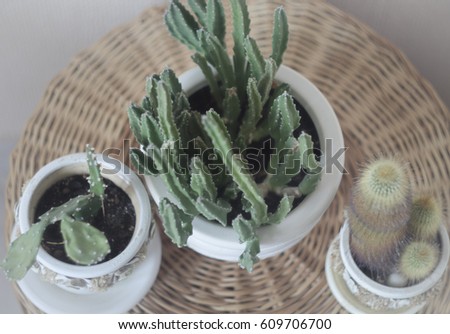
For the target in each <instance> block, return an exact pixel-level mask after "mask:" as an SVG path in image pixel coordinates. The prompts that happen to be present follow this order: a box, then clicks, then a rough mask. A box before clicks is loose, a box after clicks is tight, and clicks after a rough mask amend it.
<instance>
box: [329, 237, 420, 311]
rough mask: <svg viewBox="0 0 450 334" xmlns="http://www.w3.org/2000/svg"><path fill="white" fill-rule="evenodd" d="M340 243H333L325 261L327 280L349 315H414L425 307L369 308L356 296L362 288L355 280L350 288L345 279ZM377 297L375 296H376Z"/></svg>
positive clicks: (335, 241) (336, 240)
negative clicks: (356, 292) (356, 291)
mask: <svg viewBox="0 0 450 334" xmlns="http://www.w3.org/2000/svg"><path fill="white" fill-rule="evenodd" d="M339 242H340V236H339V235H338V236H336V238H335V239H334V240H333V241H332V242H331V245H330V247H329V248H328V252H327V256H326V259H325V276H326V279H327V283H328V287H329V288H330V290H331V292H332V294H333V296H334V297H335V298H336V300H337V301H338V303H339V304H340V305H341V306H342V307H343V308H344V309H345V310H346V311H347V312H349V313H354V314H361V313H363V314H370V313H380V314H389V313H392V314H399V313H400V314H412V313H417V312H418V311H420V310H421V309H422V308H423V307H424V306H425V305H424V304H419V305H409V306H404V307H399V308H382V309H378V310H374V309H372V308H370V307H368V306H367V305H366V304H365V303H363V302H361V300H359V299H358V297H357V296H356V295H355V293H354V292H352V289H353V290H355V289H356V290H359V289H361V287H359V286H358V285H357V283H356V282H354V281H353V280H352V281H351V283H352V284H351V285H350V286H349V283H348V280H347V281H346V279H345V278H344V275H345V274H347V275H348V273H346V270H345V268H344V265H343V263H342V259H341V258H340V253H339ZM374 297H375V296H374Z"/></svg>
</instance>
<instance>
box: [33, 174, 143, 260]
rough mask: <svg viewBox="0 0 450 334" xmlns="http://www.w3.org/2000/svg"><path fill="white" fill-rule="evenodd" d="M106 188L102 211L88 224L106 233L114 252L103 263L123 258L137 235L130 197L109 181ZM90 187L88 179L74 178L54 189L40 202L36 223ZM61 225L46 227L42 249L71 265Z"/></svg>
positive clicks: (55, 224) (77, 176) (78, 176)
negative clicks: (116, 257) (118, 257)
mask: <svg viewBox="0 0 450 334" xmlns="http://www.w3.org/2000/svg"><path fill="white" fill-rule="evenodd" d="M104 183H105V185H106V189H105V197H104V200H103V206H104V214H103V210H102V209H100V210H99V212H98V214H97V215H96V217H95V218H94V219H92V220H91V221H88V223H90V224H91V225H93V226H94V227H96V228H97V229H99V230H100V231H103V232H104V233H105V236H106V238H107V239H108V241H109V244H110V247H111V252H110V253H109V254H108V255H107V256H106V257H105V259H103V261H102V262H105V261H108V260H110V259H112V258H114V257H115V256H117V255H118V254H120V253H121V252H122V251H123V250H124V249H125V248H126V246H127V245H128V243H129V242H130V240H131V237H132V235H133V232H134V226H135V221H136V213H135V210H134V207H133V204H132V202H131V199H130V198H129V197H128V195H127V194H126V193H125V192H124V191H123V190H122V189H120V188H119V187H117V186H116V185H115V184H114V183H113V182H111V181H110V180H107V179H104ZM88 189H89V184H88V182H87V180H86V176H83V175H74V176H70V177H67V178H65V179H63V180H61V181H58V182H56V183H55V184H54V185H52V186H51V187H50V188H49V189H47V191H46V192H45V193H44V195H43V196H42V197H41V199H40V200H39V202H38V204H37V207H36V212H35V216H34V221H37V220H38V218H39V217H40V216H41V215H42V214H44V213H45V212H47V211H48V210H49V209H51V208H53V207H57V206H60V205H62V204H64V203H65V202H67V201H68V200H69V199H71V198H74V197H76V196H78V195H84V194H87V193H88ZM59 225H60V223H59V222H56V223H54V224H52V225H50V226H48V227H47V229H46V230H45V232H44V237H43V241H42V244H41V245H42V247H43V248H44V249H45V250H46V251H47V252H48V253H49V254H50V255H52V256H53V257H55V258H56V259H58V260H61V261H64V262H67V263H71V264H73V263H74V262H73V261H72V260H70V259H69V258H68V257H67V255H66V253H65V251H64V244H63V238H62V234H61V232H60V227H59Z"/></svg>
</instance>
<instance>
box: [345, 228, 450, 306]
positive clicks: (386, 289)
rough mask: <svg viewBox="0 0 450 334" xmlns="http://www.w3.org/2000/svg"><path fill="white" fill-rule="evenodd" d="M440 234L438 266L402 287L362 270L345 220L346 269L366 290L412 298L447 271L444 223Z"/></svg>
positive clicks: (448, 250)
mask: <svg viewBox="0 0 450 334" xmlns="http://www.w3.org/2000/svg"><path fill="white" fill-rule="evenodd" d="M439 236H440V241H441V258H440V260H439V262H438V264H437V266H436V268H435V269H434V270H433V272H432V273H431V274H430V276H428V277H427V278H426V279H425V280H423V281H421V282H419V283H417V284H414V285H411V286H407V287H401V288H396V287H390V286H386V285H383V284H380V283H378V282H376V281H374V280H372V279H371V278H369V277H368V276H367V275H366V274H364V273H363V272H362V270H361V269H360V268H359V267H358V265H357V264H356V262H355V260H354V259H353V257H352V255H351V251H350V227H349V225H348V222H347V221H345V223H344V225H343V226H342V228H341V231H340V243H339V250H340V254H341V258H342V261H343V263H344V266H345V269H346V270H347V271H348V273H349V274H350V276H351V277H352V279H354V280H355V282H356V283H358V284H359V285H361V286H362V287H363V288H365V289H366V290H368V291H370V292H372V293H374V294H376V295H378V296H381V297H384V298H395V299H404V298H412V297H415V296H418V295H421V294H423V293H425V292H426V291H428V290H430V289H431V288H433V287H434V286H435V285H436V284H437V283H438V281H439V280H440V279H441V277H442V276H443V275H444V273H445V270H446V268H447V265H448V260H449V255H450V249H449V237H448V233H447V230H446V228H445V227H444V226H443V224H441V226H440V229H439Z"/></svg>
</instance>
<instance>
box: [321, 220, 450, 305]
mask: <svg viewBox="0 0 450 334" xmlns="http://www.w3.org/2000/svg"><path fill="white" fill-rule="evenodd" d="M439 240H440V247H441V258H440V260H439V262H438V264H437V266H436V268H435V269H434V270H433V272H432V273H431V274H430V276H428V277H427V278H426V279H425V280H423V281H421V282H419V283H417V284H414V285H411V286H406V287H391V286H387V285H383V284H380V283H378V282H376V281H374V280H372V279H371V278H370V277H368V276H367V275H366V274H364V272H363V271H361V269H360V268H359V267H358V265H357V264H356V262H355V261H354V259H353V257H352V254H351V251H350V228H349V226H348V223H347V222H345V223H344V225H343V227H342V229H341V231H340V234H339V237H338V239H337V240H335V241H334V243H335V244H336V250H335V251H336V253H337V254H334V255H333V254H332V252H333V245H332V246H331V247H330V250H329V252H328V254H327V260H326V275H327V281H328V284H329V286H330V289H331V291H332V292H333V294H334V296H335V297H336V299H337V300H338V301H339V303H340V304H341V305H342V306H343V307H344V308H345V309H346V310H347V311H349V312H351V313H416V312H418V311H420V310H421V309H422V308H423V307H424V306H425V305H426V304H427V301H428V300H429V299H430V297H432V296H433V295H434V294H435V293H436V291H434V292H433V291H432V290H433V289H434V288H435V287H436V286H437V285H438V284H439V282H440V280H441V278H442V276H443V275H444V273H445V271H446V269H447V265H448V261H449V255H450V248H449V237H448V233H447V230H446V229H445V227H444V226H443V225H442V226H441V227H440V230H439ZM337 247H338V248H337ZM337 256H338V257H339V258H337ZM336 262H338V263H339V262H342V264H343V268H342V269H343V270H339V269H337V268H338V266H336Z"/></svg>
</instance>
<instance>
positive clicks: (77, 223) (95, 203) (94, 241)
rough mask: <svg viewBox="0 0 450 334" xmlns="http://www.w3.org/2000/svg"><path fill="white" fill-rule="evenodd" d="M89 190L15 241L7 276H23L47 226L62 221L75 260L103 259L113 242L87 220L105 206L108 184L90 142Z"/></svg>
mask: <svg viewBox="0 0 450 334" xmlns="http://www.w3.org/2000/svg"><path fill="white" fill-rule="evenodd" d="M86 151H87V152H86V155H87V163H88V169H89V178H88V181H89V187H90V189H89V193H88V194H86V195H79V196H77V197H75V198H72V199H70V200H69V201H68V202H66V203H64V204H62V205H60V206H58V207H55V208H52V209H50V210H49V211H47V212H46V213H44V214H43V215H41V216H40V217H39V219H38V221H37V222H36V223H34V224H32V226H31V227H30V229H29V230H28V231H27V232H26V233H24V234H22V235H20V236H19V237H18V238H17V239H16V240H14V242H13V243H12V244H11V247H10V249H9V251H8V253H7V255H6V258H5V259H4V260H3V262H2V263H1V267H2V269H3V270H4V272H5V274H6V276H7V277H8V278H9V279H12V280H20V279H22V278H23V277H24V276H25V274H26V273H27V271H28V270H29V269H30V268H31V266H32V265H33V263H34V262H35V259H36V255H37V252H38V249H39V246H40V245H41V242H42V238H43V234H44V231H45V229H46V228H47V227H48V226H49V225H51V224H54V223H56V222H61V225H60V226H61V233H62V236H63V239H64V249H65V251H66V253H67V256H68V257H69V258H70V259H71V260H73V261H74V262H75V263H78V264H81V265H91V264H95V263H97V262H99V261H101V260H102V259H103V258H104V257H105V256H106V255H107V254H108V253H109V252H110V246H109V243H108V240H107V239H106V237H105V235H104V234H103V232H101V231H99V230H98V229H96V228H95V227H93V226H91V225H90V224H88V223H86V222H85V221H89V220H90V219H91V218H92V217H94V216H95V215H96V214H97V212H98V211H99V210H100V209H101V208H102V203H103V202H102V201H103V197H104V189H105V186H104V184H103V180H102V177H101V175H100V169H99V165H98V163H97V161H96V158H95V154H94V152H93V149H92V148H91V147H89V146H87V149H86Z"/></svg>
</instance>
